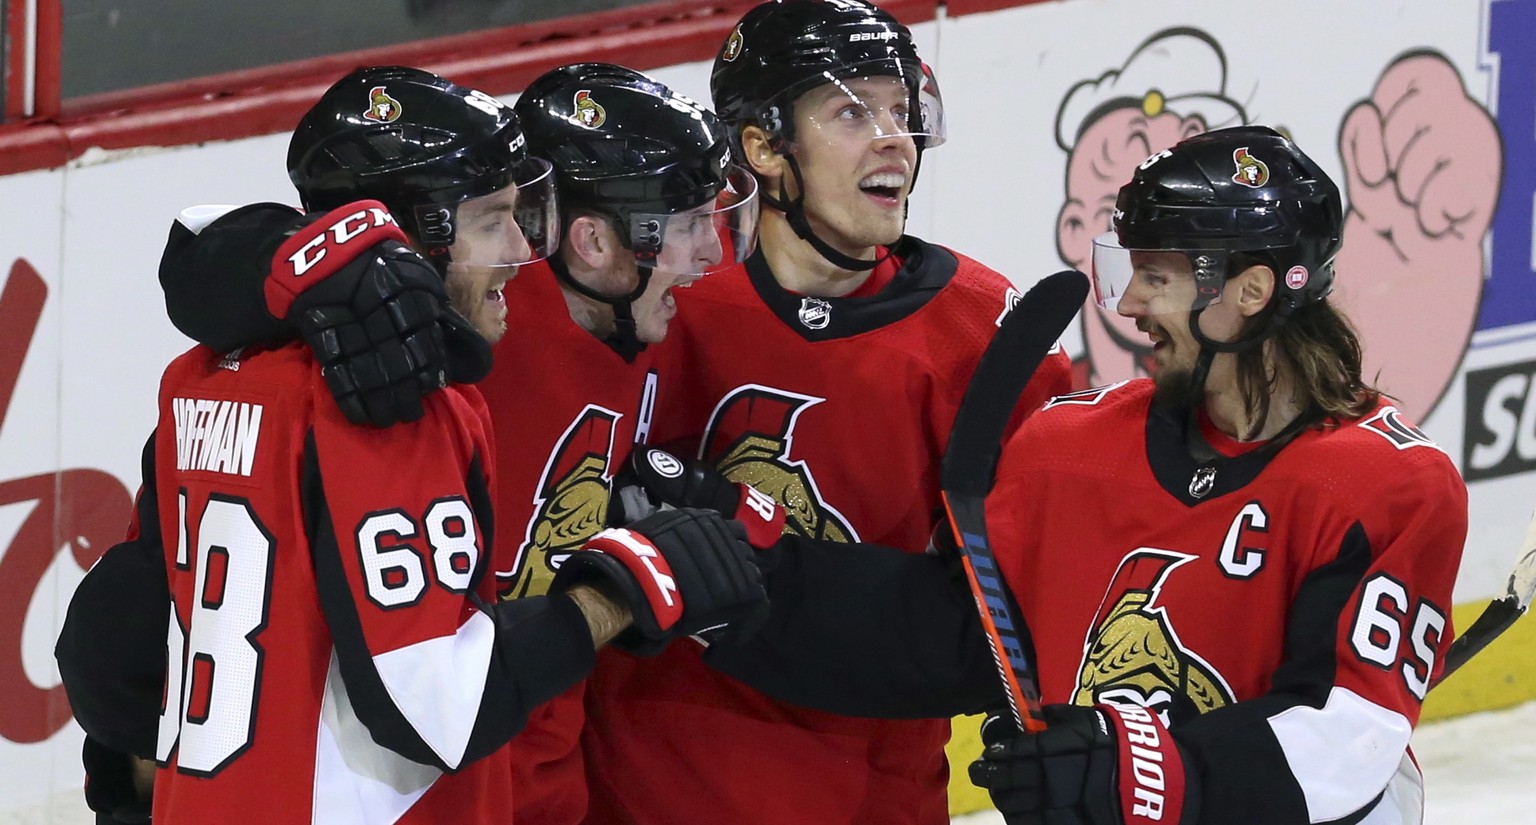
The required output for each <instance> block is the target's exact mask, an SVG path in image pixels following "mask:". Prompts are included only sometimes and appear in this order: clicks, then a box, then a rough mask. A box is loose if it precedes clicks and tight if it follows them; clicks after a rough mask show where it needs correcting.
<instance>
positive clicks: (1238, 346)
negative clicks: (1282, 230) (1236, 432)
mask: <svg viewBox="0 0 1536 825" xmlns="http://www.w3.org/2000/svg"><path fill="white" fill-rule="evenodd" d="M1205 310H1206V308H1205V307H1200V308H1199V309H1195V310H1191V311H1190V313H1189V331H1190V334H1191V335H1193V336H1194V338H1195V341H1197V342H1198V343H1199V344H1200V355H1199V357H1198V358H1196V359H1195V368H1194V370H1193V372H1192V373H1191V374H1190V386H1189V398H1190V408H1189V421H1190V426H1189V429H1188V430H1187V431H1186V433H1187V436H1188V437H1189V438H1190V439H1191V441H1190V445H1191V452H1192V454H1194V455H1195V456H1196V457H1197V458H1202V459H1204V458H1205V457H1204V456H1202V455H1201V453H1202V452H1203V451H1209V447H1203V448H1201V449H1195V442H1194V440H1193V439H1194V437H1195V435H1194V434H1195V433H1196V432H1198V428H1196V427H1195V426H1194V424H1193V422H1194V420H1195V412H1196V410H1197V409H1198V407H1199V399H1201V398H1204V397H1205V381H1206V379H1207V378H1208V377H1209V376H1210V372H1211V364H1212V363H1213V362H1214V361H1215V360H1216V355H1217V353H1222V352H1245V351H1247V350H1250V349H1253V348H1254V347H1256V346H1258V345H1259V344H1262V343H1264V342H1265V341H1267V340H1269V339H1270V338H1271V337H1273V336H1274V335H1275V333H1277V332H1279V331H1280V327H1281V326H1283V325H1284V324H1285V322H1286V319H1287V318H1289V317H1290V313H1289V312H1286V311H1284V310H1282V311H1280V312H1276V313H1275V314H1274V315H1272V316H1270V318H1269V322H1268V323H1267V324H1265V326H1264V328H1263V329H1261V330H1259V331H1258V332H1256V333H1254V334H1253V335H1250V336H1248V337H1247V338H1241V339H1239V340H1236V341H1217V340H1215V339H1213V338H1210V337H1209V336H1207V335H1206V334H1205V332H1204V331H1203V330H1202V329H1200V315H1201V313H1203V312H1205ZM1286 432H1287V434H1288V435H1287V440H1288V439H1289V437H1290V436H1291V435H1294V433H1291V432H1290V430H1289V429H1287V431H1286Z"/></svg>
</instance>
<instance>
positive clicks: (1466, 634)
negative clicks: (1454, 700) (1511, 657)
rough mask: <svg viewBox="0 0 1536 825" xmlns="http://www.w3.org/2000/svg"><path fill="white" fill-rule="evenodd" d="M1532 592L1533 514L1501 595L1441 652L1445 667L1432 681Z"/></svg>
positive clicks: (1488, 638) (1535, 569) (1489, 636)
mask: <svg viewBox="0 0 1536 825" xmlns="http://www.w3.org/2000/svg"><path fill="white" fill-rule="evenodd" d="M1533 592H1536V516H1532V517H1531V525H1530V527H1528V528H1526V531H1525V542H1524V543H1523V544H1521V545H1520V557H1519V558H1518V559H1516V560H1515V567H1514V569H1513V570H1511V571H1509V584H1508V585H1507V586H1506V588H1505V593H1504V595H1503V596H1500V597H1499V598H1497V599H1494V600H1493V602H1492V603H1491V604H1489V605H1488V606H1487V607H1486V608H1484V609H1483V612H1482V615H1480V616H1478V617H1477V621H1474V622H1473V623H1472V626H1471V627H1468V628H1467V629H1466V630H1465V631H1463V632H1462V634H1461V635H1460V636H1457V637H1456V641H1454V642H1451V646H1450V648H1449V649H1448V650H1447V651H1446V653H1445V667H1444V668H1442V669H1441V671H1440V678H1438V679H1436V680H1435V684H1436V685H1438V684H1440V683H1441V682H1443V681H1445V679H1446V677H1448V676H1450V675H1451V674H1452V673H1455V672H1456V671H1457V670H1460V669H1461V666H1462V665H1464V664H1466V663H1467V662H1468V661H1469V660H1470V659H1471V658H1472V657H1473V656H1476V655H1477V654H1479V653H1481V652H1482V650H1483V648H1485V647H1487V646H1488V644H1489V643H1490V642H1492V641H1493V640H1494V639H1497V638H1498V637H1499V635H1500V634H1502V633H1503V632H1504V631H1506V630H1508V629H1509V627H1510V625H1512V624H1514V623H1515V621H1516V620H1517V619H1519V618H1520V617H1521V616H1524V615H1525V611H1526V609H1527V608H1529V607H1530V606H1531V595H1532V593H1533Z"/></svg>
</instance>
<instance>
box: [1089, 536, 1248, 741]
mask: <svg viewBox="0 0 1536 825" xmlns="http://www.w3.org/2000/svg"><path fill="white" fill-rule="evenodd" d="M1195 558H1197V557H1196V556H1191V555H1187V554H1184V553H1174V552H1172V551H1169V550H1156V549H1153V548H1150V547H1142V548H1139V549H1137V550H1136V551H1134V552H1132V553H1131V554H1130V555H1128V556H1126V557H1125V558H1124V559H1123V560H1121V562H1120V567H1119V569H1118V570H1116V571H1115V577H1114V579H1113V580H1112V581H1111V582H1110V585H1109V589H1108V590H1107V591H1105V594H1104V601H1102V602H1100V603H1099V610H1098V613H1097V614H1095V615H1094V619H1093V625H1092V627H1091V628H1090V629H1089V631H1088V636H1087V638H1086V639H1085V640H1084V642H1083V663H1082V666H1081V667H1080V668H1079V669H1078V672H1077V693H1076V694H1075V695H1074V696H1073V697H1072V702H1073V704H1077V705H1093V704H1096V703H1098V702H1119V703H1121V704H1134V705H1140V706H1141V707H1144V708H1147V709H1149V710H1151V711H1153V712H1154V713H1156V714H1157V715H1158V716H1159V717H1160V718H1161V719H1162V720H1163V723H1164V724H1177V723H1178V722H1180V721H1182V720H1185V719H1188V718H1190V717H1191V716H1194V715H1195V714H1200V713H1205V712H1207V711H1210V710H1214V709H1216V708H1219V707H1223V706H1225V705H1228V704H1231V703H1232V702H1233V701H1234V698H1233V695H1232V689H1231V687H1229V686H1228V685H1227V682H1226V680H1225V679H1223V678H1222V677H1221V674H1219V673H1217V672H1216V671H1215V669H1214V668H1212V667H1211V666H1210V665H1209V664H1207V663H1206V662H1205V661H1204V660H1203V659H1201V658H1200V657H1199V656H1197V655H1195V653H1194V652H1193V651H1191V650H1189V649H1187V648H1185V647H1184V645H1183V643H1182V642H1180V641H1179V635H1178V633H1177V631H1176V630H1175V629H1174V626H1173V622H1172V621H1171V620H1170V619H1169V618H1168V615H1167V613H1166V612H1165V611H1164V609H1163V608H1162V607H1161V606H1160V605H1158V603H1157V601H1158V598H1157V597H1158V593H1159V592H1160V591H1161V590H1162V586H1163V582H1164V581H1165V580H1167V578H1168V574H1170V573H1172V572H1173V571H1174V569H1176V568H1178V567H1179V566H1180V565H1183V564H1184V563H1186V562H1189V561H1193V560H1194V559H1195Z"/></svg>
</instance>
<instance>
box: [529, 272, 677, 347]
mask: <svg viewBox="0 0 1536 825" xmlns="http://www.w3.org/2000/svg"><path fill="white" fill-rule="evenodd" d="M548 261H549V268H550V269H551V270H553V271H554V273H555V277H556V278H558V279H559V280H560V283H562V284H564V285H565V286H568V287H570V288H571V289H572V290H574V291H575V292H576V293H577V294H579V295H581V296H583V297H585V298H590V299H592V300H594V301H597V302H598V303H601V304H607V305H608V306H610V307H613V332H612V333H610V334H609V335H608V337H607V338H604V339H603V343H605V344H607V345H608V346H609V348H611V349H612V350H613V351H614V352H617V353H618V354H619V357H621V358H623V359H624V360H625V361H626V362H630V363H633V362H634V360H635V356H637V355H639V354H640V353H641V352H642V351H644V350H645V342H644V341H642V340H640V335H639V333H638V331H637V329H636V328H635V312H634V303H635V301H636V300H638V299H639V298H640V296H641V295H643V294H645V290H646V287H649V286H650V285H651V272H652V270H653V269H654V267H652V265H650V264H638V265H637V266H636V267H635V270H636V272H637V273H638V274H639V276H640V285H639V286H637V287H635V288H634V289H632V290H630V291H629V292H628V293H627V294H624V295H609V294H608V293H606V292H602V291H600V290H596V289H593V288H592V287H589V286H587V285H586V284H584V283H582V282H581V281H578V280H576V277H575V276H573V275H572V274H571V270H570V268H569V267H567V266H566V265H565V261H564V260H562V259H561V258H560V256H559V255H551V256H550V257H549V259H548Z"/></svg>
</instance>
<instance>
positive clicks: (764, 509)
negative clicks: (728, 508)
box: [730, 484, 788, 550]
mask: <svg viewBox="0 0 1536 825" xmlns="http://www.w3.org/2000/svg"><path fill="white" fill-rule="evenodd" d="M736 486H737V487H739V488H740V489H741V500H740V502H739V503H738V504H737V505H736V512H735V513H732V514H730V517H731V518H733V519H735V520H737V521H739V522H741V524H742V526H743V527H745V528H747V544H750V545H752V546H753V547H754V548H756V549H758V550H765V549H767V548H769V547H772V546H773V545H774V544H776V543H777V542H778V540H779V537H780V536H783V535H784V521H785V519H786V518H788V513H787V512H786V511H785V510H784V508H783V507H781V506H779V503H778V502H777V501H774V500H773V497H772V496H770V495H768V494H767V493H763V492H760V491H759V490H758V489H757V488H756V487H753V486H752V485H750V484H737V485H736Z"/></svg>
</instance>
